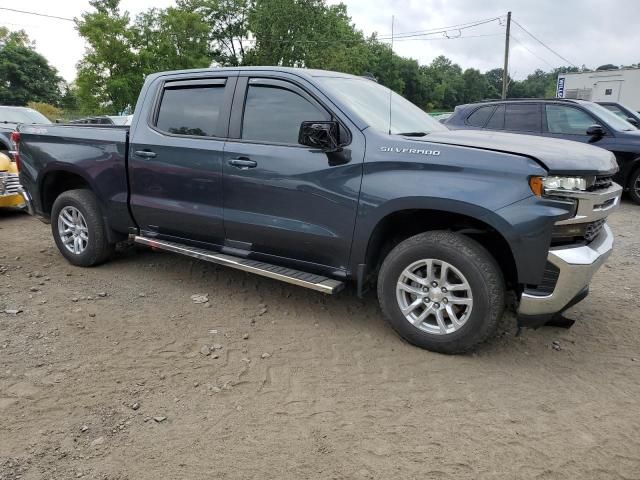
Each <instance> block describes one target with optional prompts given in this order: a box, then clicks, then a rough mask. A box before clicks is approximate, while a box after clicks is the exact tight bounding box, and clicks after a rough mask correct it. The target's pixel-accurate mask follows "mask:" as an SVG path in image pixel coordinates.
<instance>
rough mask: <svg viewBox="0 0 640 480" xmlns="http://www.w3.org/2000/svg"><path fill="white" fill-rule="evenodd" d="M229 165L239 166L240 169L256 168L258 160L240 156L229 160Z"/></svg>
mask: <svg viewBox="0 0 640 480" xmlns="http://www.w3.org/2000/svg"><path fill="white" fill-rule="evenodd" d="M229 165H231V166H232V167H236V168H239V169H240V170H247V169H249V168H256V167H257V166H258V162H256V161H255V160H250V159H248V158H247V157H240V158H233V159H231V160H229Z"/></svg>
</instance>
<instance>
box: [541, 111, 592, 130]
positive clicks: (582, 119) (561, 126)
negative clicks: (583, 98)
mask: <svg viewBox="0 0 640 480" xmlns="http://www.w3.org/2000/svg"><path fill="white" fill-rule="evenodd" d="M545 111H546V119H547V130H548V132H549V133H561V134H564V135H586V134H587V129H588V128H589V127H590V126H591V125H593V124H595V123H598V122H596V121H595V120H594V119H593V118H592V117H591V115H589V114H588V113H586V112H583V111H582V110H579V109H577V108H574V107H568V106H565V105H546V106H545Z"/></svg>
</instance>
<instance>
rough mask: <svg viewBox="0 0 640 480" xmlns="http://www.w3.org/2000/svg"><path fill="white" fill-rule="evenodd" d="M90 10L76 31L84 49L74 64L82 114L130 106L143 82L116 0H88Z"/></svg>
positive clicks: (126, 22)
mask: <svg viewBox="0 0 640 480" xmlns="http://www.w3.org/2000/svg"><path fill="white" fill-rule="evenodd" d="M89 4H90V5H91V6H92V7H93V8H94V9H95V11H94V12H89V13H84V14H83V15H82V19H81V20H79V21H78V22H77V28H78V32H79V33H80V35H82V37H84V39H85V40H86V41H87V44H88V48H87V51H86V53H85V55H84V57H83V58H82V60H81V61H80V63H79V64H78V78H77V80H76V83H77V85H78V98H79V100H80V105H81V107H82V110H83V113H87V114H100V113H119V112H121V111H122V110H124V109H125V108H126V107H127V106H130V105H134V104H135V101H136V98H137V97H138V93H139V91H140V87H141V86H142V82H143V80H144V79H143V75H142V72H141V71H140V70H139V68H137V67H138V62H137V56H136V54H135V53H134V52H133V48H132V37H133V33H132V31H131V29H130V28H129V22H130V19H129V14H128V13H127V12H125V13H120V10H119V6H120V0H91V1H90V2H89Z"/></svg>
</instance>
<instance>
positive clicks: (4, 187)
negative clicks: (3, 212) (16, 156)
mask: <svg viewBox="0 0 640 480" xmlns="http://www.w3.org/2000/svg"><path fill="white" fill-rule="evenodd" d="M19 188H20V181H19V180H18V167H16V164H15V162H12V161H11V159H10V158H9V157H7V156H6V155H5V154H4V153H0V208H2V207H24V199H23V198H22V195H20V193H19V191H18V190H19Z"/></svg>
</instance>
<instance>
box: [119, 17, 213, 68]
mask: <svg viewBox="0 0 640 480" xmlns="http://www.w3.org/2000/svg"><path fill="white" fill-rule="evenodd" d="M131 43H132V46H133V48H134V49H135V50H137V51H138V59H137V62H138V68H140V69H141V71H142V74H143V75H148V74H150V73H153V72H157V71H162V70H176V69H184V68H203V67H208V66H209V65H210V64H211V52H210V49H209V27H208V25H207V24H206V23H205V22H204V21H203V19H202V18H201V17H200V16H199V15H198V14H197V13H194V12H191V11H187V10H182V9H178V8H168V9H166V10H160V9H157V8H153V9H151V10H148V11H147V12H145V13H142V14H141V15H139V16H138V17H137V18H136V21H135V24H134V25H133V26H132V41H131Z"/></svg>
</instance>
